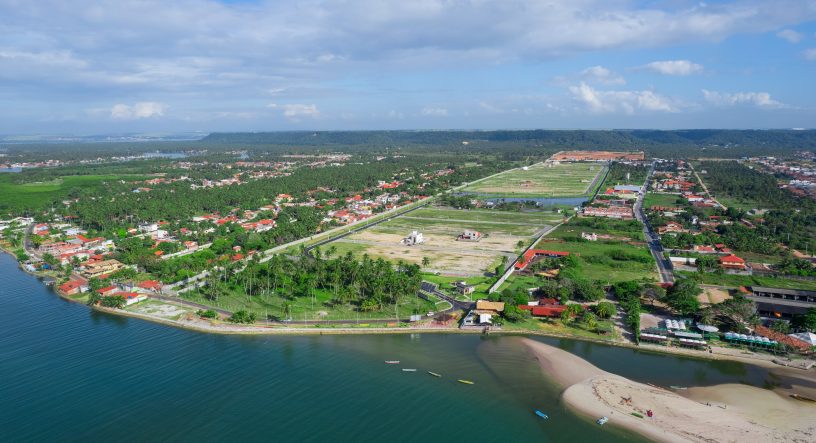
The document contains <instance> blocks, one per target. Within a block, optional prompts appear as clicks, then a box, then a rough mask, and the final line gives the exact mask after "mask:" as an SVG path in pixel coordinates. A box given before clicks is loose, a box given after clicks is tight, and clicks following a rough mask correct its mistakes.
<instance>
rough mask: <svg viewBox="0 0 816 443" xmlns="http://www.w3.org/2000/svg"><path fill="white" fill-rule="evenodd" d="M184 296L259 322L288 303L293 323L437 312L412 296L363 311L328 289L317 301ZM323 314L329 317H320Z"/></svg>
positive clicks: (236, 294) (238, 294) (279, 314)
mask: <svg viewBox="0 0 816 443" xmlns="http://www.w3.org/2000/svg"><path fill="white" fill-rule="evenodd" d="M182 297H183V298H184V299H187V300H190V301H194V302H196V303H201V304H205V305H208V306H213V307H217V308H221V309H226V310H228V311H232V312H235V311H237V310H240V309H245V310H247V311H250V312H254V313H255V314H256V315H257V316H258V319H264V318H266V316H267V315H272V316H276V317H279V318H282V316H283V309H282V307H283V304H284V303H285V302H289V303H290V305H291V312H292V319H293V320H310V321H311V320H349V321H357V320H359V321H360V322H365V321H367V320H375V319H387V318H395V316H396V312H399V316H400V317H401V318H404V317H408V316H409V315H411V314H425V313H426V312H428V311H434V310H436V309H437V308H436V304H435V303H431V302H428V301H426V300H423V299H421V298H419V297H416V296H413V295H412V296H408V297H404V299H403V300H402V302H401V303H400V305H399V306H397V307H395V306H394V305H389V306H386V307H385V308H384V309H383V310H381V311H373V312H361V311H359V310H358V308H357V306H356V305H354V304H348V303H346V304H334V303H333V302H332V294H331V292H330V291H327V290H318V291H316V294H315V300H314V301H313V300H312V299H311V298H308V297H298V298H293V299H286V298H284V297H281V296H279V295H275V294H270V295H266V296H260V295H258V296H251V297H250V296H247V295H246V294H243V293H241V292H237V291H236V292H233V293H230V294H228V295H222V296H220V297H219V298H218V300H209V299H207V298H206V297H204V296H202V295H200V294H199V293H197V292H195V291H193V292H188V293H185V294H182ZM395 308H396V309H395ZM321 312H323V313H326V314H327V315H320V313H321Z"/></svg>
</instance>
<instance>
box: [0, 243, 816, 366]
mask: <svg viewBox="0 0 816 443" xmlns="http://www.w3.org/2000/svg"><path fill="white" fill-rule="evenodd" d="M0 250H2V251H3V252H5V253H7V254H9V255H10V256H11V258H12V259H13V260H14V261H15V262H16V263H17V268H18V269H20V270H21V271H23V272H25V273H26V274H28V275H31V276H33V277H36V278H37V279H38V280H41V279H42V278H45V277H49V276H48V275H46V274H43V273H39V272H31V271H29V270H27V269H25V267H24V266H23V265H22V263H20V262H17V259H16V256H15V254H14V253H13V251H10V250H8V249H6V248H0ZM52 290H53V292H54V293H55V294H56V295H57V296H58V297H60V298H61V299H63V300H66V301H69V302H72V303H79V304H82V303H80V302H79V301H78V300H75V299H72V298H70V297H69V296H66V295H63V294H61V293H60V292H59V290H57V289H56V288H52ZM163 302H164V303H169V304H173V303H172V302H169V301H164V300H163ZM88 308H89V309H91V310H95V311H97V312H104V313H107V314H112V315H119V316H123V317H131V318H138V319H141V320H145V321H150V322H154V323H158V324H161V325H164V326H170V327H175V328H179V329H185V330H189V331H195V332H199V333H208V334H221V335H255V336H257V335H343V334H348V335H354V334H481V333H482V332H481V330H467V329H460V328H376V327H366V328H353V327H315V326H311V327H301V328H287V327H276V326H262V325H257V324H254V325H237V324H231V323H226V322H222V321H219V322H218V323H213V322H211V321H209V320H201V319H199V320H198V321H190V322H185V321H181V320H171V319H166V318H162V317H158V316H154V315H149V314H142V313H136V312H129V311H124V310H121V309H111V308H104V307H101V306H88ZM490 333H491V334H501V335H518V336H538V337H550V338H559V339H570V340H578V341H585V342H592V343H598V344H604V345H608V346H615V347H621V348H628V349H634V350H638V351H642V352H653V353H658V354H668V355H682V356H684V357H688V358H697V359H701V360H729V361H737V362H740V363H746V364H752V365H756V366H763V367H766V368H789V369H796V370H797V371H802V369H801V368H796V367H790V366H785V365H782V364H778V363H774V362H773V361H771V359H772V358H771V359H768V358H757V357H751V356H742V355H733V354H723V353H703V352H700V351H692V350H687V349H683V348H668V347H665V346H650V345H643V344H641V345H637V344H634V343H628V342H619V341H611V340H600V339H592V338H590V337H583V336H573V335H569V334H554V333H550V332H541V331H536V330H529V329H514V330H502V329H497V330H491V331H490ZM769 357H770V356H769Z"/></svg>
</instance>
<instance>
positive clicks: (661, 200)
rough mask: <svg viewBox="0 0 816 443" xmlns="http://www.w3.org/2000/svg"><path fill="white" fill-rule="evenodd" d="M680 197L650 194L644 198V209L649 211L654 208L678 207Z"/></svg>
mask: <svg viewBox="0 0 816 443" xmlns="http://www.w3.org/2000/svg"><path fill="white" fill-rule="evenodd" d="M678 198H680V196H679V195H675V194H658V193H655V192H648V193H646V196H645V197H644V198H643V208H644V209H648V208H651V207H652V206H664V207H676V206H680V205H678V204H677V199H678Z"/></svg>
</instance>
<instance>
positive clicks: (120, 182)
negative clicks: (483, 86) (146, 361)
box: [0, 148, 816, 355]
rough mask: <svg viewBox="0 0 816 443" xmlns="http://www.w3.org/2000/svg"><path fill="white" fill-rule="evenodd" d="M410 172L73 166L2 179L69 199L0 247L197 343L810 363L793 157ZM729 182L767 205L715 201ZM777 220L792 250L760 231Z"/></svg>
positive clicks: (636, 158) (20, 221)
mask: <svg viewBox="0 0 816 443" xmlns="http://www.w3.org/2000/svg"><path fill="white" fill-rule="evenodd" d="M423 155H424V154H417V153H411V152H404V153H400V154H379V153H376V152H375V153H371V154H363V155H360V154H351V153H343V152H332V153H326V154H307V153H282V154H276V153H268V152H264V151H257V150H252V151H248V150H247V149H237V148H235V149H232V150H229V151H227V152H225V153H224V154H220V153H219V154H218V155H217V156H213V155H210V154H208V153H207V152H206V151H205V150H196V149H192V150H187V151H184V152H181V153H179V154H174V155H169V156H167V157H163V158H160V159H158V160H156V159H155V158H154V159H151V160H148V161H144V160H143V159H141V160H140V159H139V158H138V157H137V159H136V160H133V159H130V158H128V159H126V160H122V159H121V158H120V157H112V158H111V159H109V160H107V161H104V160H95V162H96V164H98V165H99V166H98V167H99V168H101V169H103V170H104V171H106V172H105V173H104V174H100V175H87V174H83V173H77V172H73V171H74V170H73V169H71V168H72V166H71V165H70V164H68V162H67V161H63V160H60V159H56V158H55V159H48V160H46V161H44V162H40V163H31V162H25V161H14V162H10V164H11V165H12V166H15V165H25V166H23V167H24V170H23V172H18V173H17V174H13V173H12V174H7V175H5V176H4V178H8V179H7V180H4V184H3V185H2V186H6V187H10V189H11V188H12V187H14V186H17V187H18V188H17V189H25V190H28V189H31V190H32V191H33V190H35V189H36V187H37V186H39V185H38V183H37V182H33V183H31V184H25V183H24V182H25V181H26V179H25V177H26V174H31V175H32V176H33V177H34V179H39V180H41V182H42V183H47V182H48V181H47V180H51V181H52V182H53V183H66V182H69V181H71V180H82V181H84V182H85V183H87V184H88V185H89V187H88V188H87V190H84V191H83V192H79V193H74V192H70V193H67V194H61V193H60V191H56V193H55V194H54V195H49V194H48V191H44V192H43V194H45V195H42V196H40V194H39V193H35V194H33V195H32V198H33V199H37V198H41V200H40V202H39V205H38V204H37V203H38V202H36V201H35V202H33V204H32V201H15V200H14V199H13V198H11V199H9V198H6V199H5V201H4V202H3V205H4V207H5V208H6V209H5V211H6V214H7V215H8V217H7V218H6V219H5V220H3V221H2V222H0V232H1V233H2V241H3V245H4V248H6V249H7V250H9V251H11V252H13V253H14V254H16V256H17V258H18V259H19V260H20V262H21V265H22V266H23V267H24V268H25V269H26V270H28V271H30V272H33V273H37V274H41V275H43V276H45V277H46V281H47V283H49V284H53V285H54V286H55V289H56V290H57V291H58V292H59V293H60V294H61V295H63V296H64V297H67V298H69V299H71V300H76V301H79V302H83V303H87V304H89V305H91V306H93V307H95V308H97V309H105V310H113V311H115V312H121V313H123V314H127V315H133V316H140V317H144V318H153V319H157V320H160V321H163V322H170V323H173V324H177V325H179V326H184V327H190V328H195V329H201V330H208V331H216V332H217V331H219V330H224V331H230V330H236V328H237V329H240V330H248V328H250V329H252V328H254V330H257V331H258V332H263V331H285V330H296V329H304V328H305V329H308V328H313V327H324V328H325V327H331V328H335V329H357V328H374V329H377V330H381V329H382V330H387V329H389V328H392V329H395V330H399V329H407V330H444V329H457V328H464V329H468V330H476V331H479V332H496V331H532V332H539V333H544V334H559V335H562V334H566V335H573V336H578V337H590V338H593V339H597V340H605V341H611V342H622V343H637V344H640V345H641V346H650V345H649V344H648V343H653V344H656V345H658V346H673V347H685V348H691V349H704V350H710V349H713V348H717V349H722V350H723V352H732V351H729V350H731V349H733V350H734V351H736V349H740V348H742V349H748V350H750V351H752V352H753V351H757V350H760V351H763V352H769V355H773V354H778V353H783V354H789V353H802V352H803V353H804V354H805V355H809V354H810V352H811V351H812V347H813V344H814V339H816V337H814V336H813V335H809V334H812V332H813V327H814V324H813V320H814V315H816V309H814V308H815V307H816V292H814V290H816V284H814V283H813V279H814V276H816V268H814V263H816V258H814V256H813V255H812V253H813V249H814V248H816V244H813V242H812V238H813V237H812V236H810V235H806V233H808V232H812V231H813V229H814V226H813V225H812V224H807V223H809V222H807V217H812V214H813V212H811V211H813V208H814V207H816V206H815V205H814V202H813V200H812V199H810V197H809V196H808V195H807V192H804V191H802V189H806V188H807V186H806V185H805V184H804V183H807V178H808V177H810V174H811V172H812V169H809V168H810V167H811V165H812V163H810V162H812V157H810V156H809V155H810V154H808V153H806V152H801V151H797V152H795V153H791V155H789V156H785V157H784V158H782V157H780V158H777V157H750V158H749V157H744V158H737V159H733V160H722V159H717V160H714V161H712V160H706V159H691V158H688V159H680V158H678V159H664V158H660V157H656V156H653V155H652V156H650V155H647V154H646V153H644V152H643V151H636V150H629V151H626V150H622V149H620V148H617V149H616V150H609V151H604V150H575V149H572V150H562V151H557V152H553V153H551V154H547V155H540V154H539V155H536V153H535V152H531V153H530V155H528V156H526V157H525V159H524V160H523V161H506V160H501V159H500V158H498V157H496V156H495V155H490V154H486V155H482V156H479V155H471V156H468V157H466V158H464V161H458V162H457V161H456V160H454V159H453V157H451V158H450V159H445V158H441V159H437V160H436V161H434V160H433V157H427V159H426V158H425V157H423ZM20 157H21V159H25V154H24V153H21V154H20ZM80 162H81V160H80ZM134 165H135V167H134ZM125 168H127V170H128V171H133V172H127V173H123V172H122V171H124V170H125ZM61 170H65V175H63V173H62V172H60V171H61ZM774 174H776V175H774ZM780 174H782V175H780ZM745 176H757V177H762V178H763V179H765V181H766V182H767V185H765V186H766V187H767V189H766V188H762V187H758V186H757V187H755V188H756V189H755V190H746V189H743V188H734V187H733V186H731V184H732V182H734V181H739V180H744V179H745ZM41 177H45V178H41ZM775 177H782V179H779V178H775ZM18 178H19V179H22V181H21V180H18ZM16 183H21V184H16ZM763 183H764V182H763ZM58 188H59V187H58ZM734 189H737V191H736V192H735V191H734ZM214 192H221V193H222V194H221V195H220V196H218V197H217V199H216V197H215V196H214V195H213V200H208V198H209V197H208V196H211V195H212V193H214ZM768 193H777V194H779V196H782V197H779V198H774V199H773V200H770V199H769V198H768V197H767V194H768ZM783 197H784V198H783ZM168 199H169V200H168ZM52 202H53V203H52ZM55 203H56V204H55ZM793 207H796V209H795V211H796V213H797V214H801V216H802V217H803V218H804V219H803V221H802V223H806V225H805V226H803V227H802V228H803V229H804V232H802V231H797V232H795V233H791V232H785V231H781V230H780V227H779V226H777V225H774V223H776V221H777V218H778V217H784V215H781V214H780V213H781V212H782V211H784V210H786V208H793ZM163 210H164V211H167V212H166V213H163V212H162V211H163ZM772 226H773V227H772ZM349 266H353V267H354V268H355V269H357V271H353V272H355V273H356V272H360V273H365V274H370V275H371V276H370V277H367V278H366V280H364V281H362V280H360V281H358V280H357V279H356V277H354V276H349V275H343V274H342V273H344V272H349V268H348V267H349ZM338 273H340V274H338ZM238 325H241V326H238ZM726 333H737V334H741V335H740V337H743V336H744V337H748V338H747V339H744V340H743V339H741V340H742V341H739V340H738V341H739V342H738V343H735V341H734V339H732V338H729V337H731V336H730V335H728V336H727V335H725V334H726Z"/></svg>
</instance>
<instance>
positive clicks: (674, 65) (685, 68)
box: [643, 60, 703, 75]
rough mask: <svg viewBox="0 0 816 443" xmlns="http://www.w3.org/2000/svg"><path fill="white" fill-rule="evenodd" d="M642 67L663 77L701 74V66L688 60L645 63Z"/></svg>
mask: <svg viewBox="0 0 816 443" xmlns="http://www.w3.org/2000/svg"><path fill="white" fill-rule="evenodd" d="M643 67H644V68H646V69H651V70H652V71H655V72H659V73H661V74H663V75H691V74H699V73H701V72H703V65H698V64H697V63H693V62H691V61H689V60H663V61H656V62H651V63H647V64H646V65H644V66H643Z"/></svg>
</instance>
